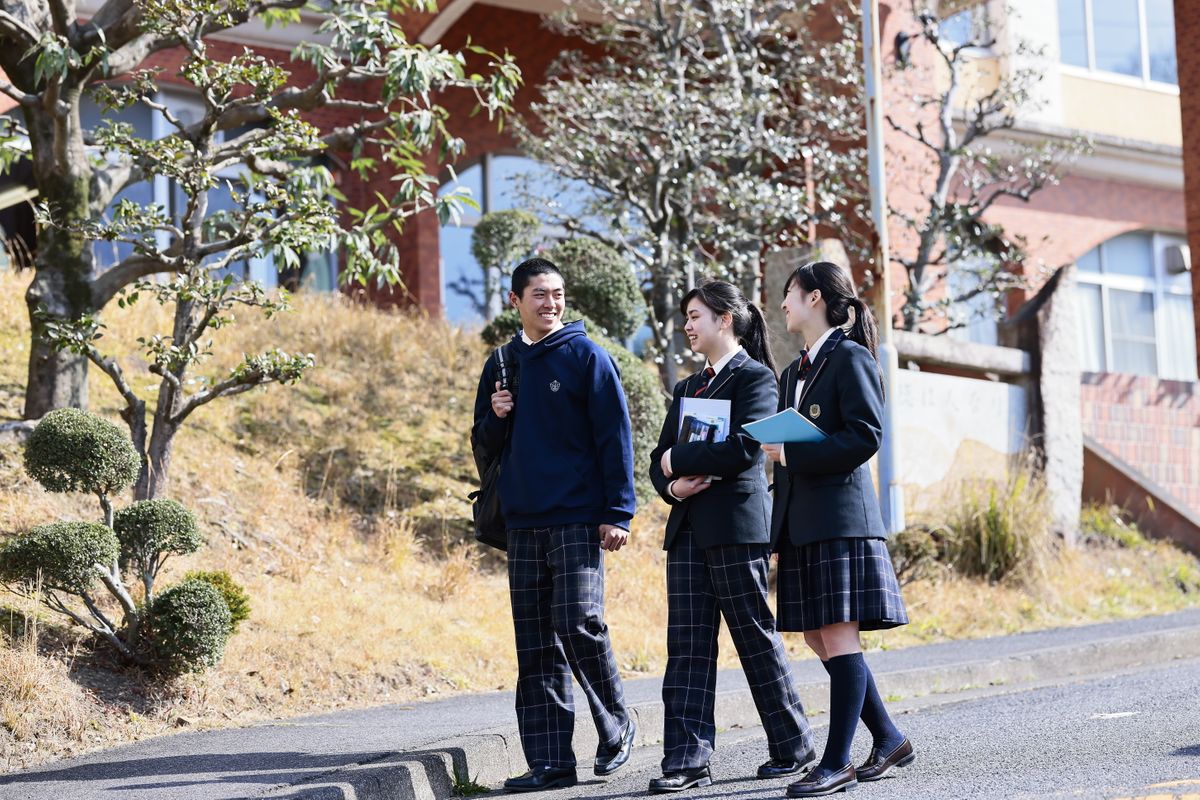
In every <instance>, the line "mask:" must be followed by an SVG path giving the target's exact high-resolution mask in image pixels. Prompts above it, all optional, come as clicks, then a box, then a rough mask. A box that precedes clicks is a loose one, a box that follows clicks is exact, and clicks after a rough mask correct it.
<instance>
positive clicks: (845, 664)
mask: <svg viewBox="0 0 1200 800" xmlns="http://www.w3.org/2000/svg"><path fill="white" fill-rule="evenodd" d="M825 668H826V669H828V670H829V738H828V739H827V740H826V742H825V752H824V754H822V756H821V763H820V764H819V765H818V766H820V767H822V768H824V769H827V770H830V771H836V770H839V769H841V768H842V767H844V766H846V765H847V764H849V763H850V745H851V744H852V743H853V742H854V730H855V729H856V728H857V727H858V717H859V715H860V714H862V709H863V697H864V696H865V695H866V691H867V675H868V674H869V673H868V672H867V665H866V662H864V661H863V657H862V653H849V654H848V655H844V656H836V657H834V658H831V659H829V660H828V661H827V662H825Z"/></svg>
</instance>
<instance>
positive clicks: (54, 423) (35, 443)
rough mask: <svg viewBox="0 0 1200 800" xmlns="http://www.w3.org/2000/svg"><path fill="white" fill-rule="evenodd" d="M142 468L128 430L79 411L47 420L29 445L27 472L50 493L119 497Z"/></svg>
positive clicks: (62, 411)
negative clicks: (111, 495) (127, 433)
mask: <svg viewBox="0 0 1200 800" xmlns="http://www.w3.org/2000/svg"><path fill="white" fill-rule="evenodd" d="M141 468H142V460H141V457H140V456H139V455H138V453H137V450H135V449H134V448H133V442H131V441H129V436H127V435H126V434H125V432H124V431H122V430H121V429H120V428H118V427H117V426H116V425H114V424H112V423H111V422H109V421H108V420H106V419H104V418H102V417H98V416H96V415H95V414H89V413H88V412H86V411H80V410H79V409H77V408H60V409H57V410H55V411H51V412H50V413H49V414H47V415H46V416H44V417H42V421H41V422H39V423H38V424H37V427H35V428H34V429H33V433H31V434H30V435H29V441H28V442H27V443H26V445H25V471H26V472H28V473H29V475H30V477H32V478H33V479H34V480H36V481H37V482H38V483H40V484H41V485H42V487H43V488H45V490H46V491H48V492H86V493H88V494H100V493H103V494H115V493H117V492H120V491H121V490H123V489H125V488H126V487H128V486H130V485H131V484H132V483H133V482H134V481H135V480H137V476H138V472H139V471H140V470H141Z"/></svg>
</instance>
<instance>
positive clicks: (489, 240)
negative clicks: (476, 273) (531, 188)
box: [471, 208, 542, 271]
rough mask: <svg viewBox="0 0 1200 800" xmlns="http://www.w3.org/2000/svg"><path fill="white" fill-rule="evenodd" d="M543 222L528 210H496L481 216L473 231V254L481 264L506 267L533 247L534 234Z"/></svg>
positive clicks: (503, 268) (487, 266) (486, 266)
mask: <svg viewBox="0 0 1200 800" xmlns="http://www.w3.org/2000/svg"><path fill="white" fill-rule="evenodd" d="M541 227H542V223H541V222H539V221H538V218H537V217H535V216H534V215H533V214H530V213H529V212H528V211H522V210H520V209H516V208H513V209H508V210H506V211H493V212H491V213H489V214H484V215H483V216H482V217H480V218H479V222H478V224H476V225H475V228H474V229H473V230H472V231H471V255H473V256H475V260H476V261H477V262H478V263H479V265H480V266H481V267H483V268H484V269H487V268H489V267H500V268H501V269H502V270H506V271H507V269H508V268H509V267H510V266H512V265H513V263H514V262H516V261H517V260H518V259H521V258H524V257H525V256H527V255H529V254H530V253H531V252H532V251H533V238H534V237H535V236H537V232H538V230H540V229H541Z"/></svg>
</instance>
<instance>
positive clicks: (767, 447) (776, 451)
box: [762, 444, 783, 464]
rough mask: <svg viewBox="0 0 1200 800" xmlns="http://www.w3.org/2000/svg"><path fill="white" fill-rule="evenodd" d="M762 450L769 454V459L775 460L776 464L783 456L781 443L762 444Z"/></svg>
mask: <svg viewBox="0 0 1200 800" xmlns="http://www.w3.org/2000/svg"><path fill="white" fill-rule="evenodd" d="M762 451H763V452H764V453H766V454H767V458H768V459H770V460H771V461H774V462H775V463H776V464H778V463H779V462H780V461H781V460H782V458H783V456H782V453H783V445H781V444H764V445H762Z"/></svg>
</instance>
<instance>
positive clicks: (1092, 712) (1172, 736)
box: [524, 661, 1200, 800]
mask: <svg viewBox="0 0 1200 800" xmlns="http://www.w3.org/2000/svg"><path fill="white" fill-rule="evenodd" d="M813 722H814V724H815V726H816V727H817V741H818V742H819V743H821V744H823V743H824V739H825V723H826V720H825V719H824V717H817V718H815V719H814V720H813ZM897 722H898V724H899V725H900V727H901V728H902V729H903V730H904V731H905V732H906V733H907V734H908V735H909V738H911V739H912V741H913V743H914V745H915V746H916V748H917V753H918V758H917V761H916V762H915V763H914V764H913V765H912V766H910V767H909V768H907V769H903V770H894V771H893V774H892V776H890V777H888V778H886V779H884V780H882V781H878V782H876V783H868V784H861V785H860V786H858V787H857V788H856V789H854V790H853V791H852V792H851V793H849V795H846V794H840V795H836V796H835V797H845V796H848V797H850V798H852V800H872V798H881V799H882V798H887V800H904V799H905V798H914V799H915V798H920V799H921V800H928V799H929V798H954V799H955V800H958V799H959V798H964V799H965V798H1105V800H1115V798H1146V799H1149V798H1154V800H1166V799H1167V798H1187V800H1200V661H1180V662H1175V663H1172V664H1170V665H1167V666H1164V667H1161V668H1156V669H1150V670H1144V671H1139V672H1134V673H1129V674H1123V675H1115V676H1111V677H1105V678H1098V679H1092V680H1087V681H1081V682H1077V683H1072V684H1067V685H1061V686H1051V687H1044V688H1038V689H1031V690H1026V691H1013V692H1010V693H1003V694H992V695H990V696H986V697H981V698H975V699H964V700H961V701H957V702H945V703H943V704H941V705H937V706H933V707H928V708H925V709H922V710H913V711H909V712H906V713H899V714H897ZM869 747H870V741H869V737H868V735H867V734H866V731H865V730H864V729H862V728H860V729H859V735H858V738H857V739H856V740H855V748H854V753H855V761H856V762H858V761H861V759H862V758H864V757H865V756H866V752H867V749H868V748H869ZM660 757H661V753H660V752H659V750H658V749H657V748H655V747H642V748H639V749H638V750H637V751H636V752H635V755H634V757H633V759H631V763H630V764H629V765H628V766H627V767H626V768H625V769H623V770H622V771H621V772H620V773H618V774H617V776H614V778H612V779H610V780H608V781H601V780H599V779H596V778H592V776H591V775H590V773H588V774H587V775H586V777H587V778H588V780H587V781H586V782H584V783H582V784H580V785H579V786H577V787H575V788H574V789H567V790H562V791H556V792H541V793H538V794H530V795H524V796H525V797H527V798H530V800H551V798H557V800H565V798H567V797H588V798H623V797H634V796H644V795H645V794H646V785H647V782H648V781H649V780H650V778H653V777H656V776H657V775H658V774H659V764H658V760H659V758H660ZM765 759H766V742H765V740H764V739H763V735H762V730H761V729H760V728H754V729H746V730H734V731H727V732H724V733H722V734H720V735H718V742H717V752H716V754H715V755H714V757H713V760H712V768H713V778H714V783H713V785H712V786H711V787H708V788H705V789H699V790H693V791H690V792H687V793H684V794H681V795H678V796H679V797H688V798H715V797H735V798H746V800H758V799H759V798H779V797H783V794H784V789H785V787H786V785H787V783H788V781H787V780H777V781H771V782H764V781H757V780H747V779H746V778H745V776H747V775H753V773H754V770H755V768H756V767H757V765H758V764H759V763H761V762H762V761H764V760H765ZM580 777H581V778H582V777H584V775H583V774H582V773H581V776H580Z"/></svg>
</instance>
